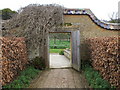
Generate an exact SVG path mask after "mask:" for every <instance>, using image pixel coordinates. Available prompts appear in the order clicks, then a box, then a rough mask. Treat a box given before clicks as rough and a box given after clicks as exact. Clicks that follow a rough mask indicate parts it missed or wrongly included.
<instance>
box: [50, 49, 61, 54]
mask: <svg viewBox="0 0 120 90" xmlns="http://www.w3.org/2000/svg"><path fill="white" fill-rule="evenodd" d="M61 51H63V49H50V53H60V52H61Z"/></svg>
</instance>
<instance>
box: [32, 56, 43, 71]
mask: <svg viewBox="0 0 120 90" xmlns="http://www.w3.org/2000/svg"><path fill="white" fill-rule="evenodd" d="M32 64H33V66H34V67H35V68H36V69H40V70H42V69H45V60H44V59H43V58H42V57H35V58H34V59H33V61H32Z"/></svg>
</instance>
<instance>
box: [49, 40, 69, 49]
mask: <svg viewBox="0 0 120 90" xmlns="http://www.w3.org/2000/svg"><path fill="white" fill-rule="evenodd" d="M65 48H70V41H63V40H62V41H60V40H56V43H54V40H50V49H65Z"/></svg>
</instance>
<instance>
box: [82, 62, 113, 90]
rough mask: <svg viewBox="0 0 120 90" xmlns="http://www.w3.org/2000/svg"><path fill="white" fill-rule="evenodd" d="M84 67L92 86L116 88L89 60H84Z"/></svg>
mask: <svg viewBox="0 0 120 90" xmlns="http://www.w3.org/2000/svg"><path fill="white" fill-rule="evenodd" d="M82 69H83V71H84V74H85V77H86V79H87V81H88V83H89V85H90V86H91V88H114V87H111V86H110V84H109V82H108V81H106V80H104V79H103V78H102V77H101V75H100V73H99V72H98V71H96V70H94V69H93V67H92V66H91V64H90V62H89V61H82ZM106 90H107V89H106Z"/></svg>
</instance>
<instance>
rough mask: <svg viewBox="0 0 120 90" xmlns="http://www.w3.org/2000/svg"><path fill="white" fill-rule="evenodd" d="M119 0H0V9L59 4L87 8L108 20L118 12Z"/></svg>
mask: <svg viewBox="0 0 120 90" xmlns="http://www.w3.org/2000/svg"><path fill="white" fill-rule="evenodd" d="M119 1H120V0H0V9H4V8H10V9H12V10H15V11H17V10H19V9H20V8H21V7H25V6H27V5H29V4H60V5H62V6H64V7H66V8H80V9H81V8H89V9H91V10H92V12H93V13H94V14H95V16H96V17H97V18H98V19H100V20H109V19H110V17H111V15H112V14H113V12H118V2H119Z"/></svg>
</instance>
